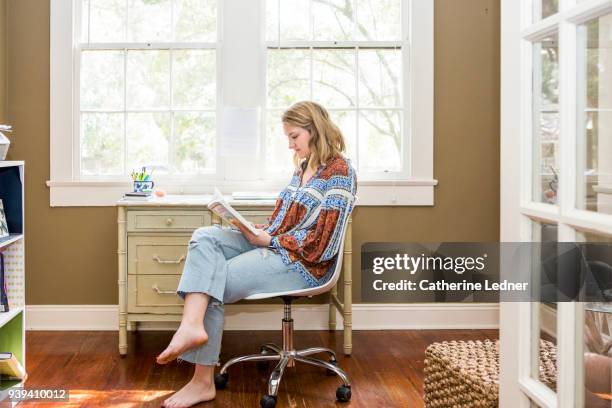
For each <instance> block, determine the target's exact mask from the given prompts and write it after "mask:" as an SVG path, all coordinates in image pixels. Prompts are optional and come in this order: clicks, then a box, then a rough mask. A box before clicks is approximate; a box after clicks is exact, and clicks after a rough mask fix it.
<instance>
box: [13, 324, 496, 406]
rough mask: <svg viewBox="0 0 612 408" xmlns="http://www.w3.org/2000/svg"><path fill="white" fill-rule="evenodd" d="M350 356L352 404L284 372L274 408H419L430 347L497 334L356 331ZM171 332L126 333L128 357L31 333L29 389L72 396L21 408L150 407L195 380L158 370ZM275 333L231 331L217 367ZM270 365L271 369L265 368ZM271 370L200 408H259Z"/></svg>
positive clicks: (235, 381) (110, 335)
mask: <svg viewBox="0 0 612 408" xmlns="http://www.w3.org/2000/svg"><path fill="white" fill-rule="evenodd" d="M353 333H354V334H353V345H354V354H353V355H352V356H351V357H344V355H342V354H338V364H339V366H340V367H341V368H343V369H344V370H345V371H346V372H347V373H348V375H349V377H350V379H351V382H352V393H353V396H352V400H351V402H350V403H348V404H341V403H337V402H336V401H335V390H336V388H337V387H338V386H339V385H340V380H339V379H338V378H336V377H333V376H326V375H325V370H323V369H320V368H317V367H311V366H305V365H297V366H296V368H293V369H291V368H288V369H287V371H286V372H285V376H284V377H283V381H282V383H281V387H280V391H279V399H278V403H277V407H279V408H280V407H316V408H319V407H332V406H338V407H349V406H350V407H352V408H354V407H421V406H423V400H422V393H423V358H424V352H425V348H426V347H427V345H428V344H430V343H433V342H435V341H444V340H476V339H485V338H490V339H492V338H497V336H498V332H497V331H496V330H429V331H415V330H411V331H406V330H402V331H354V332H353ZM171 335H172V333H170V332H152V331H145V332H140V333H130V334H129V338H128V344H129V353H128V355H127V356H126V357H124V358H121V357H119V354H118V352H117V333H116V332H93V331H92V332H89V331H88V332H41V331H37V332H28V333H27V368H28V373H29V379H28V382H27V384H26V386H27V387H28V388H49V387H55V388H64V389H69V390H70V402H68V403H66V402H62V403H57V404H50V403H44V404H41V403H38V404H36V403H33V402H31V403H23V404H21V405H20V407H21V406H22V407H31V406H36V405H40V406H44V407H54V406H55V407H60V406H61V407H112V406H116V407H124V408H127V407H155V406H159V405H160V403H161V401H163V400H164V399H165V398H167V397H168V396H169V395H171V394H172V392H174V391H176V390H177V389H179V388H180V387H181V386H182V385H183V384H184V383H185V382H186V381H187V380H188V379H189V378H190V376H191V374H192V373H193V367H192V365H191V364H189V363H186V362H181V363H176V362H175V363H171V364H169V365H166V366H159V365H157V364H156V363H155V356H156V355H157V354H158V353H159V352H160V351H161V350H162V349H163V348H164V347H165V346H166V345H167V343H168V341H169V340H170V337H171ZM280 341H281V337H280V331H256V332H255V331H233V332H231V331H230V332H226V333H225V334H224V337H223V349H222V354H221V361H222V362H225V361H227V360H228V359H229V358H231V357H233V356H237V355H242V354H250V353H253V352H258V350H259V345H260V344H263V343H266V342H275V343H277V344H278V343H280ZM295 343H296V347H297V348H307V347H312V346H322V345H324V346H327V347H330V348H332V349H334V350H338V351H339V350H341V348H342V332H341V331H338V332H335V333H334V332H327V331H298V332H296V333H295ZM271 368H272V366H270V369H271ZM267 374H268V370H266V369H263V368H257V365H256V364H255V363H244V364H241V365H237V366H234V367H232V368H230V370H229V375H230V381H229V383H228V387H227V388H226V389H225V390H221V391H218V392H217V397H216V399H215V401H213V402H209V403H202V404H200V405H198V407H231V408H236V407H259V399H260V398H261V396H262V395H263V394H264V393H265V392H266V390H267Z"/></svg>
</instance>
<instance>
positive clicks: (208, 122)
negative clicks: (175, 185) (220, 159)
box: [173, 112, 217, 174]
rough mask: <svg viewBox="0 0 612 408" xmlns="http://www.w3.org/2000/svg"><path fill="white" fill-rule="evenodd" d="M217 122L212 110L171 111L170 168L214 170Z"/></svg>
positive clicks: (177, 170) (183, 171)
mask: <svg viewBox="0 0 612 408" xmlns="http://www.w3.org/2000/svg"><path fill="white" fill-rule="evenodd" d="M215 134H216V123H215V114H214V113H208V112H206V113H197V112H176V113H175V114H174V147H173V149H174V155H173V156H174V160H173V171H174V172H175V173H178V174H201V173H206V172H213V171H214V170H215V159H216V156H217V154H216V146H215Z"/></svg>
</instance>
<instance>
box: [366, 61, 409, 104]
mask: <svg viewBox="0 0 612 408" xmlns="http://www.w3.org/2000/svg"><path fill="white" fill-rule="evenodd" d="M401 57H402V52H401V50H400V49H398V50H380V49H379V50H360V51H359V106H372V107H379V106H380V107H382V106H385V107H398V106H401V100H400V94H401V67H402V63H401Z"/></svg>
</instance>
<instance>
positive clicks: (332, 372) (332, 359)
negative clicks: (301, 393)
mask: <svg viewBox="0 0 612 408" xmlns="http://www.w3.org/2000/svg"><path fill="white" fill-rule="evenodd" d="M329 364H333V365H335V366H337V365H338V362H337V361H336V359H335V358H333V357H332V358H330V359H329ZM325 374H326V375H336V372H335V371H332V370H330V369H329V368H328V369H327V370H325Z"/></svg>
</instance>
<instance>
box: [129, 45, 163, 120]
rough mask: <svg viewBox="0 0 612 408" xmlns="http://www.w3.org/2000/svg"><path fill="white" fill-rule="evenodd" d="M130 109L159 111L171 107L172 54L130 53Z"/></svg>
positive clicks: (156, 52)
mask: <svg viewBox="0 0 612 408" xmlns="http://www.w3.org/2000/svg"><path fill="white" fill-rule="evenodd" d="M127 106H128V109H138V110H144V109H156V108H157V109H159V108H168V107H169V106H170V53H169V52H168V51H128V61H127Z"/></svg>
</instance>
